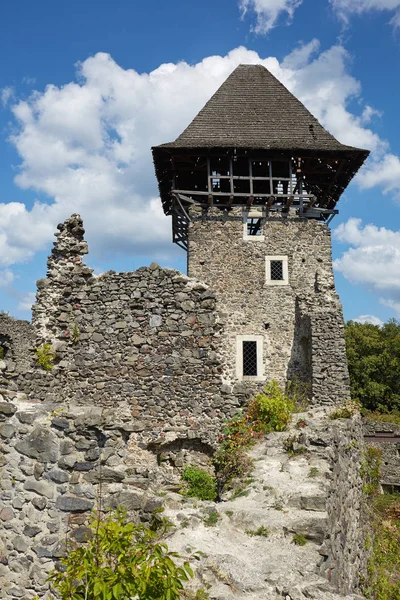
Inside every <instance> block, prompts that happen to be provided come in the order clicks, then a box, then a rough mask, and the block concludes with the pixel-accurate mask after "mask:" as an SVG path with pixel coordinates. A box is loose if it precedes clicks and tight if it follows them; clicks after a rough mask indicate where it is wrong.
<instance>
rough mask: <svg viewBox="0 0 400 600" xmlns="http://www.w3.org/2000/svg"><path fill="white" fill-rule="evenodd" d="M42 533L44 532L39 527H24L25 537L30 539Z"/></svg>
mask: <svg viewBox="0 0 400 600" xmlns="http://www.w3.org/2000/svg"><path fill="white" fill-rule="evenodd" d="M41 531H42V530H41V529H40V527H37V526H35V525H25V527H24V535H26V536H27V537H30V538H33V537H35V536H36V535H37V534H38V533H40V532H41Z"/></svg>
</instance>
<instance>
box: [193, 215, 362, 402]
mask: <svg viewBox="0 0 400 600" xmlns="http://www.w3.org/2000/svg"><path fill="white" fill-rule="evenodd" d="M190 214H191V219H192V221H191V223H190V224H189V251H188V273H189V275H190V276H191V277H196V278H198V279H200V280H201V281H204V282H205V283H207V284H208V285H209V286H210V288H211V289H213V290H214V291H215V293H216V298H217V307H218V311H219V315H220V322H221V324H223V326H224V328H223V332H222V344H221V355H222V357H223V363H224V365H223V366H224V369H223V376H224V379H225V380H226V382H227V383H228V384H230V385H235V383H236V382H237V377H236V337H237V336H238V335H249V334H251V335H261V336H262V337H263V340H264V344H263V347H264V348H263V364H264V375H265V379H266V380H270V379H277V380H278V381H279V382H281V383H282V384H284V383H285V382H286V380H287V379H291V378H292V377H297V378H300V379H302V380H304V381H306V382H309V383H311V382H312V384H313V398H314V401H315V402H316V403H333V402H337V401H342V400H344V399H346V398H348V397H349V395H350V391H349V376H348V370H347V359H346V353H345V345H344V331H343V316H342V309H341V304H340V301H339V298H338V296H337V294H336V292H335V287H334V279H333V271H332V257H331V239H330V230H329V228H328V227H327V225H325V224H324V223H321V222H318V221H315V220H307V219H299V218H296V217H292V216H290V217H287V218H283V217H281V216H276V217H274V216H270V217H268V218H266V219H264V223H263V227H262V231H261V233H262V237H261V238H260V239H259V238H258V237H257V236H254V237H253V238H251V239H247V240H244V239H243V221H242V217H243V215H242V212H241V211H240V210H239V209H233V210H232V211H230V212H229V213H222V212H221V211H220V210H217V209H214V210H210V211H209V212H208V214H207V215H203V214H201V213H200V212H199V210H198V208H197V207H194V208H193V209H192V210H191V213H190ZM259 214H260V216H262V214H261V213H259ZM266 256H287V257H288V271H289V284H288V285H272V286H271V285H267V284H266V276H265V273H266V264H265V260H266ZM246 384H247V385H250V382H246Z"/></svg>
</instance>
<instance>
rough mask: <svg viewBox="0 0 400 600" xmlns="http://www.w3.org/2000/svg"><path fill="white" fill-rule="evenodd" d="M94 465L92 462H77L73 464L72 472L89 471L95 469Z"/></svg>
mask: <svg viewBox="0 0 400 600" xmlns="http://www.w3.org/2000/svg"><path fill="white" fill-rule="evenodd" d="M95 466H96V465H95V463H92V462H77V463H75V466H74V470H75V471H91V470H92V469H94V468H95Z"/></svg>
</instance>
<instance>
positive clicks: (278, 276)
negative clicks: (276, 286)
mask: <svg viewBox="0 0 400 600" xmlns="http://www.w3.org/2000/svg"><path fill="white" fill-rule="evenodd" d="M269 266H270V270H271V273H270V277H271V280H272V281H282V280H283V261H281V260H271V262H270V263H269Z"/></svg>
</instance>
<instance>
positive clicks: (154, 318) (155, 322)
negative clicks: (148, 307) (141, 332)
mask: <svg viewBox="0 0 400 600" xmlns="http://www.w3.org/2000/svg"><path fill="white" fill-rule="evenodd" d="M149 324H150V327H161V325H162V316H161V315H151V317H150V321H149Z"/></svg>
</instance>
